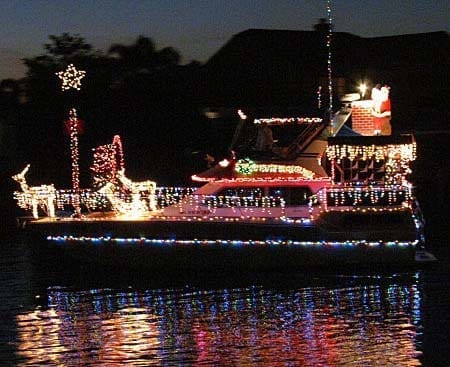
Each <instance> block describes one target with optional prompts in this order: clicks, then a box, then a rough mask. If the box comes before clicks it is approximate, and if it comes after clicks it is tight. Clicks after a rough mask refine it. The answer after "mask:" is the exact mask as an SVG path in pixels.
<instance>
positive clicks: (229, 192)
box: [216, 187, 264, 198]
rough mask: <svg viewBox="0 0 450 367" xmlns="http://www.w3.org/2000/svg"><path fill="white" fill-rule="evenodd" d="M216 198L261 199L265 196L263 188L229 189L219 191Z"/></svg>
mask: <svg viewBox="0 0 450 367" xmlns="http://www.w3.org/2000/svg"><path fill="white" fill-rule="evenodd" d="M216 196H227V197H241V198H260V197H262V196H264V189H263V188H262V187H227V188H225V189H223V190H221V191H219V192H218V193H217V194H216Z"/></svg>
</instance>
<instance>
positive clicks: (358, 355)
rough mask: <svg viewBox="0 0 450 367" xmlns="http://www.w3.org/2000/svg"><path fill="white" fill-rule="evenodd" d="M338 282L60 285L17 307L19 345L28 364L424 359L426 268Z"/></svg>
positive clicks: (406, 362) (387, 362)
mask: <svg viewBox="0 0 450 367" xmlns="http://www.w3.org/2000/svg"><path fill="white" fill-rule="evenodd" d="M405 278H406V280H405ZM339 284H341V285H340V286H336V285H335V286H334V287H330V286H320V285H315V286H311V287H302V288H300V287H298V288H295V287H294V288H292V287H290V288H289V289H274V288H272V287H268V286H248V287H242V288H221V289H213V288H211V289H208V288H206V289H205V288H200V287H193V286H186V287H180V288H168V289H156V290H155V289H153V290H133V289H131V288H130V289H126V290H115V289H109V288H104V289H92V290H89V291H75V290H70V289H66V288H60V287H52V288H49V289H48V292H47V295H48V307H45V308H44V307H40V308H37V309H35V310H33V311H31V312H23V313H20V314H18V315H17V317H16V322H17V325H18V326H17V330H18V331H17V332H18V338H17V340H18V345H17V353H18V354H19V356H20V358H21V360H22V361H23V364H24V365H26V364H29V365H33V364H46V365H96V364H97V365H104V364H111V365H124V364H127V363H128V364H132V365H146V366H148V365H166V366H168V365H174V366H175V365H181V364H182V365H224V366H254V365H264V366H279V365H283V366H374V365H380V366H418V365H420V360H419V357H420V352H419V348H418V345H417V341H418V340H420V331H421V311H420V310H421V296H420V290H419V287H418V284H419V274H415V275H414V274H413V275H407V276H403V278H402V279H401V281H399V278H397V277H391V278H389V279H388V280H387V281H386V279H384V280H383V281H370V282H369V281H363V282H355V281H354V280H353V279H352V280H342V279H340V280H339ZM342 284H345V286H342Z"/></svg>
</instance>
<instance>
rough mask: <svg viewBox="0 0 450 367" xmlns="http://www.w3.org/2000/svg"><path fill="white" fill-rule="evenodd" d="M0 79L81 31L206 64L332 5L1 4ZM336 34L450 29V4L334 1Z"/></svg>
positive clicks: (208, 1) (286, 0)
mask: <svg viewBox="0 0 450 367" xmlns="http://www.w3.org/2000/svg"><path fill="white" fill-rule="evenodd" d="M0 6H1V12H0V24H1V27H0V39H1V44H0V79H4V78H10V77H12V78H18V77H21V76H22V75H23V73H24V71H25V68H24V67H23V66H22V63H21V61H20V59H21V58H23V57H29V56H31V57H33V56H36V55H38V54H40V53H42V52H43V47H42V45H43V44H44V43H47V41H48V36H49V35H51V34H53V35H60V34H61V33H63V32H68V33H71V34H80V35H81V36H82V37H84V38H85V39H86V41H87V42H88V43H91V44H93V45H94V47H96V48H99V49H101V50H104V51H106V50H107V49H108V48H109V46H110V45H111V44H113V43H124V44H130V43H132V42H133V41H134V40H135V39H136V38H137V36H138V35H140V34H142V35H144V36H147V37H150V38H152V39H153V40H154V41H155V42H156V44H157V47H158V48H161V47H166V46H172V47H174V48H176V49H177V50H178V51H179V52H180V53H181V55H182V57H183V59H182V62H183V63H187V62H190V61H191V60H198V61H201V62H204V61H206V60H207V59H208V58H209V57H210V56H212V55H213V54H214V53H215V52H216V51H217V50H218V49H219V48H220V47H221V46H222V45H224V43H225V42H227V41H228V40H229V39H230V38H231V37H232V36H233V35H235V34H236V33H239V32H242V31H244V30H246V29H249V28H265V29H289V30H312V26H313V24H314V23H316V22H317V20H318V19H319V18H326V17H327V11H326V1H325V0H323V1H322V0H46V1H45V0H32V1H25V0H0ZM332 14H333V23H334V25H335V30H336V31H339V32H350V33H353V34H356V35H359V36H363V37H377V36H387V35H397V34H407V33H421V32H434V31H447V32H450V4H449V1H448V0H395V1H392V0H341V1H339V0H335V1H333V2H332Z"/></svg>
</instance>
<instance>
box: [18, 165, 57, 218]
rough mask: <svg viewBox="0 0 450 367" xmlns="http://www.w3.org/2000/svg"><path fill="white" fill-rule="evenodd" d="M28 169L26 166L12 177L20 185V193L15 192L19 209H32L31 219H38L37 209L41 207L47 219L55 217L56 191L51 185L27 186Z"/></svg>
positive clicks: (28, 166)
mask: <svg viewBox="0 0 450 367" xmlns="http://www.w3.org/2000/svg"><path fill="white" fill-rule="evenodd" d="M29 169H30V165H29V164H28V165H27V166H26V167H25V168H24V169H23V170H22V171H21V172H20V173H18V174H17V175H14V176H12V179H13V180H14V181H17V182H18V183H19V184H20V188H21V189H22V192H17V191H16V192H15V193H14V194H15V196H16V198H17V200H18V205H19V207H21V208H23V209H30V208H31V209H32V212H33V217H34V218H35V219H37V218H39V214H38V208H39V207H41V208H42V209H43V210H44V212H45V213H46V214H47V215H48V216H49V217H52V218H53V217H55V200H56V190H55V187H54V186H53V184H50V185H41V186H28V184H27V180H26V179H25V175H26V174H27V172H28V170H29Z"/></svg>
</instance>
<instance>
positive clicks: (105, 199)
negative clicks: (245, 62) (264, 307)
mask: <svg viewBox="0 0 450 367" xmlns="http://www.w3.org/2000/svg"><path fill="white" fill-rule="evenodd" d="M351 114H352V108H350V107H349V106H345V107H344V108H342V109H341V110H340V111H338V112H337V113H336V114H335V115H334V116H333V117H332V119H330V120H331V121H325V120H322V119H321V118H305V117H288V118H279V117H270V118H261V117H258V118H251V119H250V118H247V116H246V115H245V114H244V113H243V112H242V111H239V123H238V125H237V128H236V132H235V135H234V137H233V141H232V144H231V149H230V154H229V156H228V157H227V158H226V159H222V160H220V161H219V162H217V163H216V164H211V167H210V168H209V169H207V170H206V171H204V172H201V173H198V174H195V175H193V176H192V179H193V181H194V182H196V183H202V185H201V186H200V187H194V186H193V187H178V188H175V187H159V186H158V185H157V184H156V183H155V182H153V181H151V180H146V181H139V182H136V181H133V180H132V179H130V178H129V177H127V176H126V175H125V164H124V159H123V152H122V144H121V141H120V137H118V136H116V137H114V139H113V142H112V143H111V144H107V145H103V146H100V147H98V148H97V149H95V151H94V159H93V165H92V167H91V170H92V173H93V178H94V179H93V182H94V184H93V188H91V189H87V190H84V189H79V188H76V189H72V190H57V189H55V187H54V185H41V186H37V187H30V186H28V184H27V183H26V178H25V175H26V173H27V171H28V169H29V168H30V167H29V166H27V167H26V168H25V169H24V170H23V171H22V172H20V173H19V174H17V175H16V176H14V177H13V178H14V179H15V180H16V181H17V182H19V183H20V186H21V188H22V191H21V192H16V193H15V197H16V199H17V201H18V204H19V206H20V207H21V208H23V209H25V210H29V211H31V212H32V214H33V216H32V217H25V218H21V219H19V223H20V225H21V227H22V228H23V229H24V230H25V232H26V233H27V234H29V235H30V236H31V237H32V240H31V241H30V242H32V243H34V244H37V243H39V245H38V246H41V248H46V249H48V248H51V249H52V250H56V251H59V252H60V253H61V254H64V256H66V255H67V256H71V257H75V258H78V259H81V260H83V261H95V262H100V263H103V264H106V265H116V266H123V265H124V264H128V265H130V266H134V267H150V268H153V269H188V268H189V269H199V268H203V269H216V270H217V269H222V268H233V269H236V270H244V269H245V270H255V269H274V268H278V269H287V268H289V269H291V268H305V267H314V266H319V267H323V266H341V267H348V266H358V267H361V266H368V267H379V266H395V267H399V266H404V265H406V266H411V265H415V264H417V263H418V262H428V261H434V260H435V258H434V256H433V255H432V254H430V253H429V252H426V251H425V238H424V220H423V218H422V214H421V211H420V207H419V205H418V203H417V201H416V199H415V197H414V191H413V185H412V184H411V182H410V181H411V163H412V162H413V161H414V160H415V159H416V142H415V140H414V136H413V135H399V136H395V135H385V136H363V135H360V134H357V133H355V132H354V131H353V130H351V129H350V128H349V127H348V121H349V117H350V116H351ZM354 122H355V121H354ZM42 213H43V214H44V217H41V216H42ZM68 213H69V214H68ZM39 240H42V241H39ZM42 243H45V245H42Z"/></svg>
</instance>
